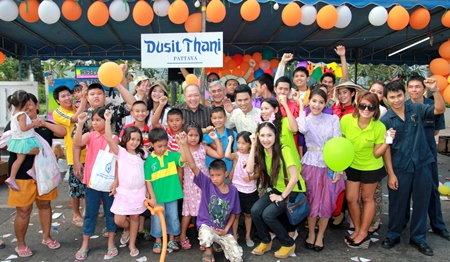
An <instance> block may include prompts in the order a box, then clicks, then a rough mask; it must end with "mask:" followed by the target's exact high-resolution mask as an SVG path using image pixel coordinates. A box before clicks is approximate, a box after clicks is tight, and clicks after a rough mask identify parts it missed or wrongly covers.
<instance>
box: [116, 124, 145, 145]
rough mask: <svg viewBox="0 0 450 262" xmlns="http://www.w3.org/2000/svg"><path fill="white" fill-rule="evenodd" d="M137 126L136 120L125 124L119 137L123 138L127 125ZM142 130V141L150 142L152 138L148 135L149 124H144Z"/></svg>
mask: <svg viewBox="0 0 450 262" xmlns="http://www.w3.org/2000/svg"><path fill="white" fill-rule="evenodd" d="M130 126H136V122H133V123H130V124H128V125H124V126H123V129H122V131H120V134H119V137H120V139H122V136H123V133H124V131H125V129H126V128H127V127H130ZM141 132H142V142H143V144H144V145H148V144H150V140H149V137H148V133H149V132H150V128H149V127H148V126H147V125H144V129H141Z"/></svg>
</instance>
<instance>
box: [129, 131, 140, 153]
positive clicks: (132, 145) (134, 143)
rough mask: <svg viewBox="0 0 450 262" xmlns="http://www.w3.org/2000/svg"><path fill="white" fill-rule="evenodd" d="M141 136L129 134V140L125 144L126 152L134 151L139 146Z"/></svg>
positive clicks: (136, 133)
mask: <svg viewBox="0 0 450 262" xmlns="http://www.w3.org/2000/svg"><path fill="white" fill-rule="evenodd" d="M141 138H142V137H141V135H140V134H139V133H138V132H133V133H131V134H130V140H128V142H127V150H128V151H135V150H136V148H137V147H138V146H140V145H141Z"/></svg>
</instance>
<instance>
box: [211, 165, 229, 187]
mask: <svg viewBox="0 0 450 262" xmlns="http://www.w3.org/2000/svg"><path fill="white" fill-rule="evenodd" d="M227 176H228V172H227V171H226V170H222V169H210V170H209V177H210V178H211V182H212V183H213V184H214V185H215V186H217V187H219V186H221V185H223V184H224V183H225V178H227Z"/></svg>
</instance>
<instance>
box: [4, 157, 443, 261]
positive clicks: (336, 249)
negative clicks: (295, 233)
mask: <svg viewBox="0 0 450 262" xmlns="http://www.w3.org/2000/svg"><path fill="white" fill-rule="evenodd" d="M438 160H439V169H440V174H441V176H440V181H441V182H444V179H445V178H446V177H450V158H449V157H447V156H442V155H440V156H439V157H438ZM384 185H386V183H384ZM58 189H59V198H58V199H56V200H55V201H53V202H52V206H53V211H54V213H62V215H61V216H60V217H59V218H57V219H54V220H53V222H58V223H59V224H60V225H59V226H58V227H57V231H53V232H52V236H53V237H54V238H55V239H57V240H58V241H59V242H60V243H61V248H60V249H58V250H49V249H48V248H47V247H45V246H44V245H42V244H41V243H40V242H41V236H40V233H39V231H40V225H39V220H38V216H37V210H36V208H35V209H34V210H33V213H32V216H31V221H30V226H29V228H28V233H27V236H26V241H27V243H28V245H29V246H30V248H31V250H32V251H33V252H34V255H33V257H31V258H28V259H20V258H19V260H24V261H25V260H26V261H74V260H75V259H74V255H75V253H76V251H77V250H78V248H79V247H80V246H81V235H82V231H81V229H80V228H78V227H76V226H75V225H73V224H72V223H70V221H71V207H70V206H69V203H70V201H69V197H68V183H67V182H62V183H61V185H60V186H59V188H58ZM384 190H385V191H386V188H384ZM7 197H8V189H7V187H6V186H5V185H2V186H0V210H1V211H0V223H1V224H0V237H2V236H3V240H4V241H5V243H6V248H5V249H3V250H0V260H6V258H7V257H8V256H9V255H11V254H14V247H15V245H14V243H12V241H13V239H14V232H13V220H14V218H15V214H14V211H15V209H14V208H11V207H8V206H6V202H7ZM387 201H388V199H387V196H386V195H385V196H384V197H383V203H384V204H385V206H384V212H388V210H387ZM442 206H443V212H444V220H445V222H446V223H447V225H450V201H442ZM386 214H387V213H385V214H383V216H382V222H383V225H382V228H381V230H380V231H379V236H373V238H374V239H375V240H379V241H378V242H376V243H371V245H370V248H369V249H368V250H353V249H349V248H347V246H346V245H345V244H344V243H343V237H344V236H345V235H346V233H347V232H346V231H347V228H348V224H347V223H344V224H343V225H342V227H341V228H338V229H334V228H333V229H328V230H327V232H326V233H325V249H324V250H323V251H322V252H319V253H318V252H314V251H310V250H307V249H306V248H305V247H304V239H305V237H306V235H307V232H306V231H305V229H303V226H301V227H300V229H299V237H298V239H297V241H296V244H297V248H296V254H297V257H296V258H288V259H285V260H284V261H287V262H288V261H299V260H302V261H352V258H354V259H355V258H356V259H357V258H361V257H362V258H367V259H370V260H371V261H449V257H450V242H449V241H445V240H443V239H442V238H440V237H438V236H436V235H434V234H432V233H429V234H428V235H427V242H428V244H429V245H430V246H431V247H432V248H433V250H434V254H435V256H434V257H427V256H424V255H422V254H420V253H419V252H418V251H417V250H415V249H414V248H412V247H410V246H409V245H408V240H409V230H408V228H407V229H405V230H404V233H403V235H402V238H401V240H402V242H401V244H399V245H398V246H396V247H395V248H393V249H391V250H386V249H383V248H382V247H381V244H380V243H381V241H382V240H383V239H384V237H385V235H386V225H387V222H388V221H387V215H386ZM104 225H105V222H104V219H99V220H98V224H97V230H96V234H97V235H101V229H102V228H103V227H104ZM9 234H11V235H9ZM8 235H9V236H8ZM119 235H120V231H119V233H118V236H117V237H116V244H117V246H119V245H120V244H119ZM188 235H189V237H190V239H191V241H192V240H194V241H192V242H193V248H192V250H188V251H184V250H180V251H179V252H176V253H171V254H168V255H167V259H166V261H177V262H180V261H201V254H202V253H201V251H199V249H198V242H196V241H195V239H196V238H195V236H196V232H195V230H194V229H190V231H189V234H188ZM241 235H244V234H243V233H241ZM240 243H241V244H242V245H243V249H244V252H245V261H258V262H265V261H267V262H268V261H277V260H278V259H276V258H275V257H274V256H273V253H267V254H265V255H263V256H261V257H257V256H254V255H252V254H251V253H250V252H251V249H250V248H247V247H246V246H245V243H244V241H243V240H241V241H240ZM152 245H153V241H140V243H138V248H139V249H140V251H141V254H140V255H139V256H138V257H137V258H141V257H143V256H145V257H146V258H147V261H159V256H157V255H155V254H153V253H152V252H151V247H152ZM279 246H280V245H279V242H278V241H276V240H275V242H274V247H273V250H274V251H275V250H277V248H279ZM105 253H106V239H105V238H102V237H101V236H100V237H99V238H96V239H92V240H91V241H90V252H89V256H88V259H87V261H103V260H104V259H103V258H104V255H105ZM13 261H14V260H13ZM111 261H136V258H131V257H130V256H129V250H128V248H127V247H123V248H119V256H118V257H116V258H114V259H112V260H111ZM216 261H225V258H224V256H223V254H216ZM359 261H361V260H359Z"/></svg>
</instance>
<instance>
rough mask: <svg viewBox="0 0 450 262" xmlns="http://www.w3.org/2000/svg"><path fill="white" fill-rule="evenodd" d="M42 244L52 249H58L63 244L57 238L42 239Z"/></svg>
mask: <svg viewBox="0 0 450 262" xmlns="http://www.w3.org/2000/svg"><path fill="white" fill-rule="evenodd" d="M42 245H46V246H47V247H48V248H50V249H58V248H60V247H61V244H60V243H59V242H58V241H56V240H53V241H47V242H46V241H45V240H42Z"/></svg>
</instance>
